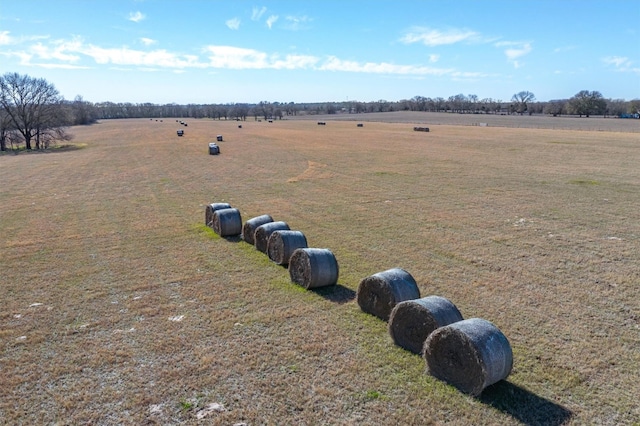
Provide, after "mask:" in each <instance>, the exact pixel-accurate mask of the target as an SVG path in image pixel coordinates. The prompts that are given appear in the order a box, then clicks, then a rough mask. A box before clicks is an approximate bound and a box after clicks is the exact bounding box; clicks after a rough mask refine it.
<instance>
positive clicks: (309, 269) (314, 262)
mask: <svg viewBox="0 0 640 426" xmlns="http://www.w3.org/2000/svg"><path fill="white" fill-rule="evenodd" d="M338 275H339V270H338V261H337V260H336V257H335V256H334V254H333V253H332V252H331V250H329V249H319V248H299V249H297V250H296V251H294V252H293V254H292V255H291V258H290V259H289V276H290V277H291V281H292V282H294V283H296V284H298V285H301V286H302V287H304V288H306V289H311V288H319V287H327V286H331V285H335V284H337V282H338Z"/></svg>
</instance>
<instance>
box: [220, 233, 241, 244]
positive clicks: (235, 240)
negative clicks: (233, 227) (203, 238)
mask: <svg viewBox="0 0 640 426" xmlns="http://www.w3.org/2000/svg"><path fill="white" fill-rule="evenodd" d="M221 238H222V239H224V240H227V241H228V242H230V243H239V242H241V241H244V240H243V239H242V237H241V236H240V235H231V236H228V237H221Z"/></svg>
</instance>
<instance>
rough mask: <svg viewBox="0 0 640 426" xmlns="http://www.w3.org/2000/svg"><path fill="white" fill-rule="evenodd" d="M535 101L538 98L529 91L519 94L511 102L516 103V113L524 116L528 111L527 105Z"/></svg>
mask: <svg viewBox="0 0 640 426" xmlns="http://www.w3.org/2000/svg"><path fill="white" fill-rule="evenodd" d="M535 100H536V96H535V95H534V94H533V93H531V92H529V91H527V90H523V91H522V92H518V93H516V94H515V95H513V96H512V97H511V101H512V102H515V103H516V111H517V112H518V113H520V114H523V113H525V112H526V111H527V109H528V108H527V103H529V102H533V101H535Z"/></svg>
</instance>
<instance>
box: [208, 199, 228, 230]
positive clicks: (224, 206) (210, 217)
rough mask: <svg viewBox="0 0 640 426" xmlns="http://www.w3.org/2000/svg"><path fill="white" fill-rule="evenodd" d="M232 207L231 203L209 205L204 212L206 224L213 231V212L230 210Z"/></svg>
mask: <svg viewBox="0 0 640 426" xmlns="http://www.w3.org/2000/svg"><path fill="white" fill-rule="evenodd" d="M230 208H231V205H230V204H229V203H212V204H209V205H207V207H206V208H205V210H204V223H205V224H206V225H207V226H208V227H209V228H212V229H213V212H215V211H216V210H222V209H230Z"/></svg>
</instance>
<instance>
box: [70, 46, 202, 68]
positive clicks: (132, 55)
mask: <svg viewBox="0 0 640 426" xmlns="http://www.w3.org/2000/svg"><path fill="white" fill-rule="evenodd" d="M80 53H82V54H84V55H86V56H89V57H91V58H92V59H93V60H94V61H96V62H97V63H98V64H113V65H135V66H139V67H161V68H204V67H205V66H206V65H205V64H203V63H201V62H199V58H198V57H197V56H195V55H178V54H175V53H171V52H167V51H166V50H164V49H159V50H152V51H149V52H146V51H141V50H134V49H129V48H127V47H122V48H108V49H105V48H102V47H98V46H93V45H89V46H87V47H83V48H82V49H80Z"/></svg>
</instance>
